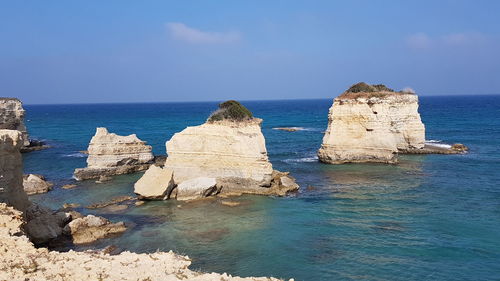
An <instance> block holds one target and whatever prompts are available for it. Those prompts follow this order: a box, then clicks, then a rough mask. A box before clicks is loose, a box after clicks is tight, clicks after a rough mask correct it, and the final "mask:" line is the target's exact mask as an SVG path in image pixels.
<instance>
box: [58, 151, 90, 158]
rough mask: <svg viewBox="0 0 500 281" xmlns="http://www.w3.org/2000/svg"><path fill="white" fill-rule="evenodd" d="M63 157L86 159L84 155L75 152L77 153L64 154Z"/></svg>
mask: <svg viewBox="0 0 500 281" xmlns="http://www.w3.org/2000/svg"><path fill="white" fill-rule="evenodd" d="M63 157H77V158H82V157H87V155H86V154H84V153H81V152H77V153H71V154H64V155H63Z"/></svg>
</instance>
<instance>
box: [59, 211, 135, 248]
mask: <svg viewBox="0 0 500 281" xmlns="http://www.w3.org/2000/svg"><path fill="white" fill-rule="evenodd" d="M125 230H127V227H126V226H125V224H124V223H123V222H117V223H112V222H110V221H109V220H107V219H105V218H103V217H98V216H94V215H88V216H86V217H83V218H77V219H75V220H72V221H71V222H70V223H68V224H67V225H66V226H65V227H64V233H65V234H66V235H70V236H71V237H72V239H73V243H75V244H87V243H92V242H95V241H96V240H98V239H101V238H105V237H107V236H109V235H111V234H116V233H122V232H124V231H125Z"/></svg>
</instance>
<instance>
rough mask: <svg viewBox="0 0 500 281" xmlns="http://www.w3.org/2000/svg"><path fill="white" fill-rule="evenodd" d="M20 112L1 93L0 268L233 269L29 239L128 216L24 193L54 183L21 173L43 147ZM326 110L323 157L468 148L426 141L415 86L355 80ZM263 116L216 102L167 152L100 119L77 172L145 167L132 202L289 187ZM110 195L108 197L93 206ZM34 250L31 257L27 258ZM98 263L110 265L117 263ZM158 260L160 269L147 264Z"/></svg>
mask: <svg viewBox="0 0 500 281" xmlns="http://www.w3.org/2000/svg"><path fill="white" fill-rule="evenodd" d="M23 118H24V110H23V109H22V104H21V103H20V101H19V100H17V99H11V98H1V99H0V156H1V159H2V161H0V164H1V165H0V172H1V173H2V177H0V182H1V186H0V187H1V188H2V189H1V190H0V202H3V203H1V204H0V225H2V228H1V231H0V235H1V236H2V239H0V250H3V251H5V252H7V253H8V257H7V256H5V255H4V256H3V257H2V260H1V262H0V269H2V272H5V274H7V275H6V276H8V278H10V279H16V278H19V277H20V276H23V277H24V276H29V277H32V278H39V277H41V276H47V275H46V274H50V275H51V276H53V277H54V279H56V280H57V279H60V280H63V279H64V277H63V275H62V274H64V276H66V277H69V278H71V277H73V278H75V277H76V276H78V277H79V278H80V277H81V278H83V280H85V279H91V278H92V277H91V276H96V274H104V275H105V276H107V277H110V278H112V279H113V278H121V277H126V278H133V276H137V277H141V278H150V279H151V280H160V279H162V278H167V277H168V278H172V280H177V279H183V278H185V277H188V278H190V279H193V280H196V279H199V280H205V279H207V278H211V280H231V279H233V277H232V276H230V275H226V274H222V275H220V274H217V273H210V274H202V273H198V272H195V271H191V270H189V269H188V266H189V264H190V260H189V258H188V257H184V256H179V255H176V254H174V253H172V252H168V253H164V252H160V253H156V254H154V255H155V257H154V258H151V254H149V255H147V254H134V253H129V252H124V253H121V254H119V255H118V256H114V257H110V256H109V254H108V253H106V252H104V251H103V252H94V253H80V252H72V251H70V252H69V253H59V252H56V251H48V250H47V249H46V248H43V247H42V248H36V247H35V245H36V246H38V247H40V246H45V245H47V244H48V243H50V242H51V241H55V240H58V239H68V240H69V241H72V243H75V244H79V243H84V244H85V243H92V242H94V241H96V240H97V239H101V238H105V237H108V236H109V235H116V234H119V233H123V232H124V231H126V230H127V226H126V224H124V223H123V222H112V221H110V220H107V219H106V218H103V217H98V216H94V215H87V216H84V215H82V214H79V213H78V212H75V211H73V210H71V209H72V208H73V207H75V205H71V204H67V205H66V206H65V208H66V209H64V210H60V211H53V210H50V209H47V208H45V207H43V206H40V205H37V204H34V203H32V202H30V201H29V199H28V196H27V194H37V193H42V192H47V191H49V190H50V189H51V188H52V186H53V184H52V183H50V182H48V181H46V180H45V178H44V177H43V175H35V174H29V175H23V173H22V158H21V154H20V152H29V151H33V150H37V149H40V148H46V145H45V144H42V143H41V142H37V141H33V140H29V137H28V133H27V130H26V127H25V126H24V120H23ZM328 120H329V122H328V128H327V130H326V132H325V135H324V138H323V144H322V145H321V148H320V149H319V151H318V158H319V160H320V161H321V162H324V163H330V164H341V163H350V162H381V163H397V155H398V154H400V153H411V154H428V153H437V154H457V153H465V152H467V150H468V148H467V147H466V146H464V145H462V144H454V145H452V146H449V147H442V146H435V145H432V144H430V143H426V141H425V127H424V125H423V123H422V122H421V119H420V115H419V113H418V97H417V95H416V94H415V93H413V92H411V91H400V92H396V91H393V90H391V89H389V88H387V87H385V86H384V85H368V84H366V83H358V84H355V85H353V86H352V87H351V88H350V89H348V90H347V91H346V92H344V93H342V94H341V95H340V96H338V97H337V98H335V99H334V102H333V105H332V107H331V108H330V111H329V114H328ZM261 123H262V120H261V119H258V118H255V117H254V116H253V115H252V113H251V112H250V111H249V110H248V109H246V108H245V107H244V106H242V105H241V104H240V103H238V102H236V101H228V102H224V103H221V104H220V105H219V109H218V110H216V111H215V112H214V113H213V114H212V115H211V116H209V118H208V119H207V121H206V122H205V123H204V124H201V125H199V126H193V127H188V128H186V129H184V130H183V131H181V132H178V133H176V134H175V135H174V136H173V137H172V138H171V139H170V140H168V141H167V142H166V153H167V155H168V157H167V158H166V159H165V157H155V156H154V155H153V154H152V148H151V146H149V145H147V144H146V142H144V141H142V140H140V139H139V138H138V137H137V136H136V135H129V136H119V135H116V134H114V133H110V132H108V130H107V129H106V128H97V130H96V134H95V135H94V137H93V138H92V139H91V141H90V143H89V147H88V150H87V151H88V158H87V167H85V168H79V169H76V170H75V173H74V178H75V179H76V180H78V181H81V180H88V179H95V180H97V181H99V182H102V181H105V180H109V179H110V178H111V177H113V176H115V175H121V174H127V173H135V172H138V171H145V173H144V174H143V175H142V177H141V178H140V179H139V180H138V181H137V182H136V183H135V186H134V192H135V193H136V194H137V198H133V197H127V198H126V200H127V201H131V202H136V203H135V204H134V205H136V206H140V205H142V204H143V203H144V201H137V199H140V200H146V201H147V200H178V201H186V200H187V201H190V200H198V199H203V198H206V197H216V196H220V197H221V198H227V197H228V196H238V195H242V194H259V195H273V196H285V195H287V194H290V193H292V192H295V191H297V190H298V189H299V186H298V185H297V184H296V183H295V179H294V178H293V177H292V176H290V175H289V174H288V173H286V172H280V171H276V170H274V169H273V167H272V164H271V163H270V161H269V159H268V155H267V149H266V145H265V138H264V136H263V134H262V130H261ZM290 128H293V129H290ZM290 128H277V129H278V130H283V131H288V132H294V131H297V130H295V127H290ZM30 147H32V148H30ZM33 147H38V148H33ZM62 188H64V189H71V188H77V185H74V184H67V185H65V186H63V187H62ZM124 200H125V199H124ZM120 202H122V201H120ZM115 203H116V202H111V203H109V202H104V203H101V204H98V205H99V206H96V207H95V208H101V207H102V206H104V207H108V206H110V204H111V206H112V204H115ZM137 203H140V204H137ZM221 204H222V205H225V206H231V207H236V206H238V205H239V203H238V202H233V201H231V200H223V201H221ZM101 205H102V206H101ZM12 207H13V208H12ZM89 207H90V206H88V208H89ZM21 226H22V227H21ZM33 255H35V256H36V258H35V260H33V259H27V258H26V257H28V256H33ZM79 259H88V260H89V261H92V266H90V267H89V268H90V269H89V270H88V272H86V273H85V274H87V275H85V274H84V275H81V274H82V273H81V272H80V271H79V270H78V266H75V265H76V263H77V262H78V260H79ZM21 261H22V262H21ZM47 261H50V262H47ZM124 261H127V262H128V261H129V264H134V267H135V268H138V270H135V271H134V272H129V271H127V270H126V269H125V267H126V266H123V262H124ZM12 262H18V264H19V266H13V263H12ZM167 263H168V266H167V265H166V264H167ZM99 264H106V265H108V266H112V267H113V270H109V267H108V268H106V267H102V266H99ZM120 264H121V265H120ZM157 267H161V268H164V270H162V271H151V270H148V269H149V268H157ZM174 272H177V273H174ZM179 272H182V276H181V277H182V278H181V277H180V276H178V275H176V274H178V273H179ZM124 274H125V275H124ZM236 279H237V280H261V279H259V278H248V279H239V278H238V277H237V278H236ZM262 280H269V279H267V278H266V279H262Z"/></svg>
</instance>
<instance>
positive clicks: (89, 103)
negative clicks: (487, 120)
mask: <svg viewBox="0 0 500 281" xmlns="http://www.w3.org/2000/svg"><path fill="white" fill-rule="evenodd" d="M417 95H418V94H417ZM470 96H476V97H479V96H500V94H479V95H471V94H437V95H421V96H418V97H419V98H422V97H424V98H425V97H470ZM336 97H338V95H337V96H335V97H333V98H289V99H238V100H237V101H240V102H259V101H300V100H304V101H306V100H333V99H335V98H336ZM0 98H10V97H0ZM16 99H19V98H16ZM19 100H20V99H19ZM224 100H225V99H224ZM224 100H197V101H135V102H134V101H126V102H106V101H105V102H81V103H79V102H74V103H65V102H63V103H24V102H23V101H22V100H21V102H22V103H23V106H25V105H28V106H32V105H97V104H154V103H208V102H222V101H224Z"/></svg>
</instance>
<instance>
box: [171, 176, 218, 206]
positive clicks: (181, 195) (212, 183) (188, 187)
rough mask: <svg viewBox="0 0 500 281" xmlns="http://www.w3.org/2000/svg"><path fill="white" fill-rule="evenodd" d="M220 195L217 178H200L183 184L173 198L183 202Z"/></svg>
mask: <svg viewBox="0 0 500 281" xmlns="http://www.w3.org/2000/svg"><path fill="white" fill-rule="evenodd" d="M217 193H218V189H217V180H216V179H215V178H208V177H198V178H194V179H190V180H186V181H183V182H181V183H180V184H179V185H177V187H176V188H175V190H174V192H173V194H172V195H173V196H175V199H177V200H181V201H187V200H194V199H200V198H204V197H208V196H210V195H215V194H217Z"/></svg>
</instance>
